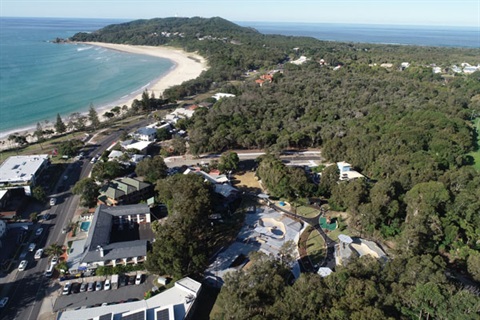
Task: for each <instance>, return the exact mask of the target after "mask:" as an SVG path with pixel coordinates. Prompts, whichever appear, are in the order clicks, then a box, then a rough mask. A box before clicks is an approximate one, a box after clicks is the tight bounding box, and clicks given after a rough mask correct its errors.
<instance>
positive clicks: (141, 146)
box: [120, 140, 153, 154]
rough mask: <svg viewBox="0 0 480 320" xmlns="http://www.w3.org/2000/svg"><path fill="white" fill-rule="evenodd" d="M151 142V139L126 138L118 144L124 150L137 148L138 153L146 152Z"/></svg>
mask: <svg viewBox="0 0 480 320" xmlns="http://www.w3.org/2000/svg"><path fill="white" fill-rule="evenodd" d="M152 143H153V141H136V140H126V141H123V142H122V143H121V144H120V145H121V146H122V148H124V149H125V150H138V152H139V153H140V154H147V152H148V148H149V147H150V146H151V145H152Z"/></svg>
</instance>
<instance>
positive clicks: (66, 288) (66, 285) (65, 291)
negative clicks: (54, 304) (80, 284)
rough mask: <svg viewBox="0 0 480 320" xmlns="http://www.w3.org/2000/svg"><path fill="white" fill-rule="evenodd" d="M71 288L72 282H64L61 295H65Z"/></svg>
mask: <svg viewBox="0 0 480 320" xmlns="http://www.w3.org/2000/svg"><path fill="white" fill-rule="evenodd" d="M71 288H72V284H71V283H70V282H67V283H65V286H64V287H63V291H62V295H64V296H66V295H67V294H69V293H70V289H71Z"/></svg>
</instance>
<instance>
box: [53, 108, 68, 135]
mask: <svg viewBox="0 0 480 320" xmlns="http://www.w3.org/2000/svg"><path fill="white" fill-rule="evenodd" d="M54 127H55V131H56V132H57V133H59V134H62V133H64V132H65V131H67V126H66V125H65V123H64V122H63V120H62V117H61V116H60V114H59V113H57V120H56V121H55V126H54Z"/></svg>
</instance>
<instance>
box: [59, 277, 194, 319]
mask: <svg viewBox="0 0 480 320" xmlns="http://www.w3.org/2000/svg"><path fill="white" fill-rule="evenodd" d="M201 289H202V285H201V284H200V283H199V282H197V281H195V280H193V279H191V278H188V277H187V278H183V279H180V280H178V281H177V282H175V285H174V286H173V287H172V288H170V289H168V290H165V291H163V292H161V293H159V294H157V295H155V296H153V297H151V298H149V299H146V300H141V301H134V302H124V303H119V304H115V305H108V306H102V307H95V308H82V309H79V310H68V311H63V312H60V313H59V314H58V317H57V319H58V320H78V319H132V320H133V319H135V320H137V319H139V320H182V319H193V318H192V313H193V311H194V309H195V307H196V303H195V302H196V300H197V297H198V296H199V294H200V291H201Z"/></svg>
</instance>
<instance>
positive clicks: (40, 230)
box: [35, 228, 43, 237]
mask: <svg viewBox="0 0 480 320" xmlns="http://www.w3.org/2000/svg"><path fill="white" fill-rule="evenodd" d="M42 232H43V228H38V229H37V231H35V235H36V236H37V237H38V236H39V235H41V234H42Z"/></svg>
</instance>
